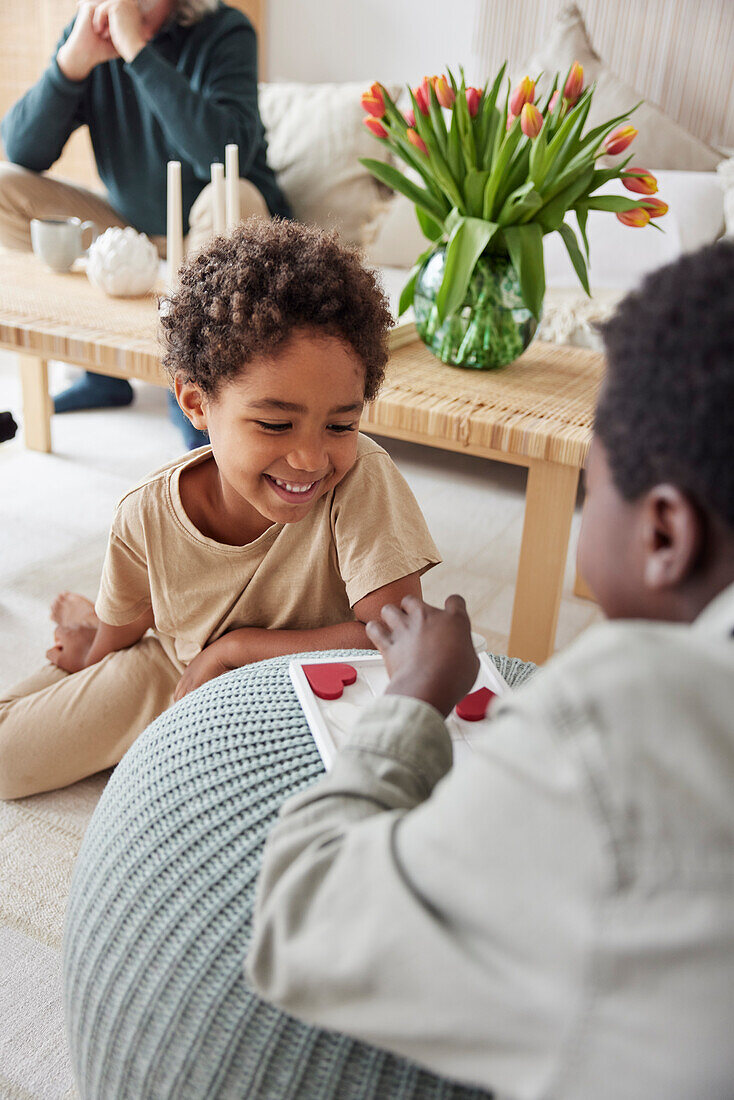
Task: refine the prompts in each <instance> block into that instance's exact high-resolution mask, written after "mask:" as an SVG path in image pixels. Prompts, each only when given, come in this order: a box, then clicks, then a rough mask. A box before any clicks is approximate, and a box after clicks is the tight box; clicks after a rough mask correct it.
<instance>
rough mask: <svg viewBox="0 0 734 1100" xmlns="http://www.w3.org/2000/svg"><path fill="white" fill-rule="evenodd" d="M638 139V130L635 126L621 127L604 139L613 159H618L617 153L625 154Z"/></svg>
mask: <svg viewBox="0 0 734 1100" xmlns="http://www.w3.org/2000/svg"><path fill="white" fill-rule="evenodd" d="M636 137H637V130H635V128H634V126H630V125H627V126H620V127H619V129H618V130H615V131H614V133H612V134H608V135H607V137H606V138H605V139H604V148H605V149H606V151H607V153H609V155H610V156H611V157H616V155H617V153H623V152H624V151H625V149H626V148H627V146H628V145H629V144H630V142H632V141H634V139H635V138H636Z"/></svg>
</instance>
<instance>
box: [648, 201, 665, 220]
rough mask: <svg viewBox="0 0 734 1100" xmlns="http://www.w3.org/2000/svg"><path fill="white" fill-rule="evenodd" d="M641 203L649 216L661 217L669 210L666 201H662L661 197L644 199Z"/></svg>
mask: <svg viewBox="0 0 734 1100" xmlns="http://www.w3.org/2000/svg"><path fill="white" fill-rule="evenodd" d="M643 205H644V207H645V210H647V212H648V214H649V215H650V217H651V218H662V217H664V216H665V215H666V214H667V213H668V210H669V207H668V204H667V202H663V200H662V199H652V198H650V199H645V202H644V204H643Z"/></svg>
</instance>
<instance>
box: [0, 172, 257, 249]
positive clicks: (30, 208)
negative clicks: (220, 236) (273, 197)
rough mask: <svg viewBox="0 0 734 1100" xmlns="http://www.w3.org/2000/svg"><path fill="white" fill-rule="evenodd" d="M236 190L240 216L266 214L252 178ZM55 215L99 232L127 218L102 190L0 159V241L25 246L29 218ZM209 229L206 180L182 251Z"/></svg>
mask: <svg viewBox="0 0 734 1100" xmlns="http://www.w3.org/2000/svg"><path fill="white" fill-rule="evenodd" d="M239 190H240V218H241V219H243V220H244V219H245V218H247V217H249V216H250V215H252V214H258V215H259V216H260V217H263V218H269V217H270V213H269V212H268V208H267V205H266V203H265V199H264V198H263V197H262V195H261V194H260V192H259V191H258V189H257V188H256V187H255V185H254V184H252V183H250V181H249V180H243V179H241V180H240V187H239ZM53 217H66V218H80V219H81V221H87V220H89V221H93V222H94V224H95V225H96V226H97V229H98V231H99V232H100V233H103V232H104V230H105V229H109V228H110V227H111V226H119V227H121V228H124V226H125V225H126V224H127V223H126V222H125V221H123V219H122V218H121V217H120V216H119V215H118V214H117V213H116V211H115V210H113V209H112V207H111V206H110V204H109V203H108V202H107V200H106V199H105V198H104V197H103V196H102V195H99V194H96V193H95V192H94V191H90V190H88V189H87V188H86V187H80V186H78V185H77V184H75V183H66V182H65V181H64V180H60V179H56V178H54V177H53V176H46V175H39V173H38V172H30V171H29V170H28V169H27V168H20V167H19V166H18V165H17V164H9V163H8V162H7V161H0V245H3V246H4V247H5V248H13V249H17V250H20V251H23V252H29V251H30V248H31V233H30V223H31V218H53ZM213 233H214V215H213V208H212V185H211V184H210V183H209V184H207V186H206V187H205V188H204V189H203V191H202V192H201V194H200V195H199V196H198V197H197V199H196V201H195V203H194V205H193V206H192V207H191V213H190V214H189V234H188V237H187V238H186V251H187V252H195V251H197V250H198V249H199V248H201V247H202V246H203V245H205V244H206V243H207V242H208V241H209V239H210V238H211V237H212V235H213ZM153 242H154V244H155V245H156V247H157V248H158V251H159V252H160V254H161V256H165V250H166V238H165V237H154V238H153Z"/></svg>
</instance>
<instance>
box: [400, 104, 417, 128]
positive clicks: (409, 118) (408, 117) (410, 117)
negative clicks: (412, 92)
mask: <svg viewBox="0 0 734 1100" xmlns="http://www.w3.org/2000/svg"><path fill="white" fill-rule="evenodd" d="M403 118H404V119H405V121H406V122H407V123H408V126H415V111H414V110H413V108H412V107H411V108H410V110H409V111H406V112H405V114H404V115H403Z"/></svg>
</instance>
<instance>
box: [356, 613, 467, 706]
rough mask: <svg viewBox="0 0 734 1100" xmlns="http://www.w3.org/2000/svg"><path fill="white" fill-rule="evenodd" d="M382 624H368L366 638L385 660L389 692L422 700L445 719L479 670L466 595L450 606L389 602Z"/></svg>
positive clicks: (387, 692) (388, 693)
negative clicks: (394, 603) (442, 607)
mask: <svg viewBox="0 0 734 1100" xmlns="http://www.w3.org/2000/svg"><path fill="white" fill-rule="evenodd" d="M381 614H382V620H383V621H382V622H374V621H373V622H369V623H367V627H366V630H367V636H368V638H369V639H370V641H371V642H373V643H374V644H375V645H376V646H377V648H378V649H379V651H380V653H381V654H382V656H383V657H384V659H385V665H386V666H387V671H388V673H389V675H390V683H389V685H388V687H387V691H386V694H387V695H410V696H411V697H412V698H414V699H422V700H423V701H424V702H426V703H430V704H431V705H432V706H434V707H435V708H436V710H438V711H440V712H441V714H443V716H444V717H446V715H448V714H449V713H450V712H451V710H452V709H453V707H454V706H455V705H456V704H457V703H458V702H459V700H460V699H463V698H464V696H465V695H466V694H468V692H470V691H471V689H472V685H473V684H474V681H475V680H476V678H477V672H478V671H479V659H478V658H477V655H476V653H475V652H474V646H473V644H472V639H471V627H470V624H469V616H468V615H467V613H466V604H465V603H464V600H463V599H462V597H461V596H449V598H448V599H447V600H446V610H445V611H440V610H439V609H438V608H437V607H431V606H430V604H427V603H424V602H423V600H419V599H416V597H415V596H406V597H405V599H404V600H402V601H401V603H400V607H399V608H398V607H395V606H394V605H393V604H387V605H386V606H385V607H383V609H382V613H381Z"/></svg>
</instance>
